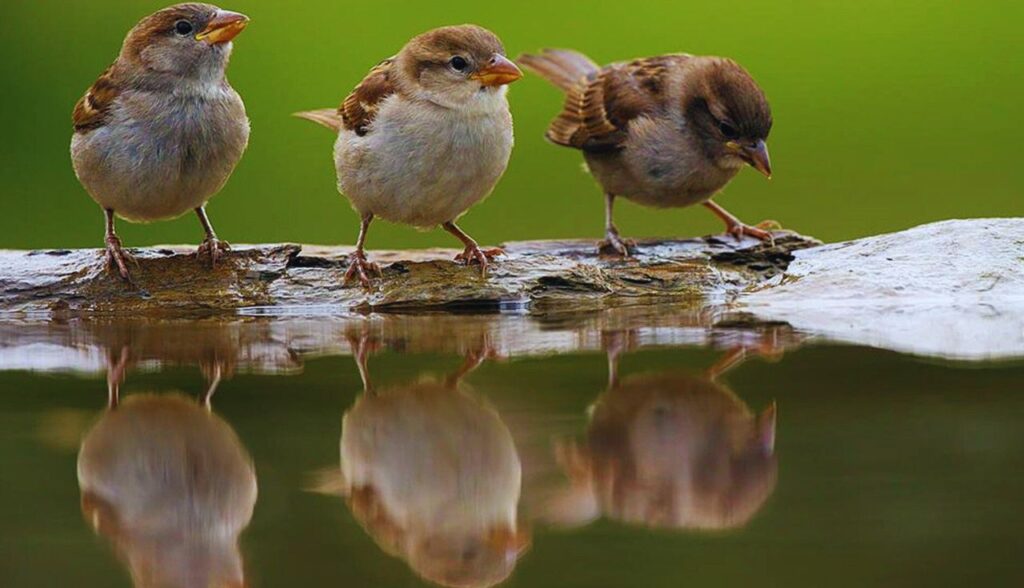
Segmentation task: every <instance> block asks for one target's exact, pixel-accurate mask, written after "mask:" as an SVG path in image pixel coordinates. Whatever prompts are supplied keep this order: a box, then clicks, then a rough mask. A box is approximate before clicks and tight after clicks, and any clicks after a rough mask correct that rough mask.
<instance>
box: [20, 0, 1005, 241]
mask: <svg viewBox="0 0 1024 588" xmlns="http://www.w3.org/2000/svg"><path fill="white" fill-rule="evenodd" d="M164 5H165V2H151V1H128V0H102V1H100V2H86V1H84V0H74V1H68V2H65V1H58V0H6V1H5V2H4V3H3V7H2V8H0V16H2V17H3V18H0V78H2V79H3V81H4V83H3V92H2V93H0V106H2V108H0V128H2V129H3V135H2V138H0V186H2V191H0V207H2V208H0V246H2V247H18V248H29V247H81V246H97V245H99V244H100V243H101V239H100V237H101V235H102V219H101V215H100V212H99V210H97V207H96V206H95V204H94V203H93V202H92V201H91V200H90V199H89V197H88V196H87V195H86V194H85V192H84V191H83V190H82V189H81V188H80V186H79V185H78V183H77V182H76V180H75V178H74V175H73V173H72V171H71V166H70V163H69V157H68V142H69V138H70V133H71V125H70V113H71V109H72V106H73V105H74V103H75V101H76V100H77V99H78V98H79V96H81V94H82V93H83V91H84V90H85V89H86V88H87V87H88V86H89V84H91V83H92V81H93V80H94V79H95V77H96V76H97V75H98V74H99V73H100V72H101V71H102V70H103V69H104V67H106V66H107V65H108V64H109V62H110V61H112V60H113V58H114V56H115V55H116V53H117V51H118V48H119V46H120V43H121V40H122V38H123V36H124V34H125V32H126V31H127V30H128V29H129V28H130V27H131V26H132V25H133V24H134V23H135V22H136V21H137V20H138V19H139V18H140V17H141V16H143V15H144V14H146V13H148V12H151V11H153V10H155V9H157V8H160V7H162V6H164ZM224 7H225V8H231V9H235V10H239V11H243V12H246V13H247V14H249V15H250V16H251V17H252V19H253V22H252V25H251V26H250V28H249V30H247V31H246V32H245V33H244V34H243V35H242V36H241V37H240V38H239V40H238V42H237V43H236V50H235V57H234V60H233V63H232V66H231V69H230V76H231V81H232V83H233V84H234V85H235V87H236V88H237V89H238V90H239V91H240V92H241V94H242V96H243V97H244V98H245V100H246V103H247V105H248V109H249V114H250V117H251V119H252V124H253V136H252V141H251V144H250V147H249V151H248V153H247V154H246V157H245V159H244V160H243V161H242V163H241V165H240V166H239V168H238V170H237V172H236V173H235V175H234V177H233V178H232V180H231V181H230V182H229V184H228V186H227V187H226V188H225V190H224V191H223V192H222V193H221V194H220V195H219V196H218V197H216V198H215V199H214V200H213V202H212V204H211V206H210V212H211V215H212V218H213V220H214V223H215V225H216V226H217V228H218V231H219V232H220V234H221V236H223V237H224V238H226V239H228V240H229V241H233V242H267V241H299V242H313V243H351V242H352V241H353V239H354V237H355V232H356V216H355V214H354V213H353V212H352V211H351V209H350V208H349V207H348V204H347V202H345V201H344V200H343V199H342V198H341V197H340V196H339V195H338V194H337V192H336V189H335V181H334V172H333V166H332V164H331V161H330V153H331V145H332V138H331V136H330V135H329V134H328V133H326V132H325V131H324V130H323V129H320V128H317V127H314V126H313V125H312V124H310V123H307V122H304V121H299V120H295V119H292V118H290V117H289V114H290V113H291V112H293V111H296V110H301V109H306V108H313V107H323V106H332V105H336V104H337V103H339V102H340V101H341V99H342V98H343V97H344V96H345V95H346V93H347V92H348V91H349V90H350V89H351V88H352V87H353V86H354V85H355V84H356V83H357V82H358V81H359V80H360V79H361V76H362V75H363V74H364V73H365V72H366V71H367V70H368V69H369V68H370V66H372V65H373V64H374V63H376V62H377V61H378V60H380V59H381V58H383V57H386V56H388V55H390V54H392V53H394V52H395V51H397V49H398V48H399V47H400V46H401V45H402V44H403V43H404V42H405V41H406V40H407V39H408V38H409V37H410V36H412V35H414V34H416V33H419V32H421V31H424V30H427V29H429V28H432V27H435V26H439V25H443V24H453V23H462V22H475V23H478V24H481V25H484V26H487V27H489V28H491V29H493V30H494V31H495V32H497V33H498V34H499V35H500V36H501V37H502V38H503V40H504V41H505V44H506V47H507V49H508V52H509V54H510V55H515V54H518V53H519V52H522V51H526V50H533V49H537V48H540V47H544V46H566V47H572V48H577V49H580V50H582V51H584V52H586V53H588V54H589V55H591V56H592V57H593V58H594V59H595V60H597V61H599V62H608V61H612V60H620V59H625V58H630V57H636V56H642V55H650V54H657V53H662V52H676V51H685V52H690V53H699V54H720V55H727V56H731V57H733V58H735V59H737V60H738V61H740V62H741V63H742V64H744V65H745V66H746V67H747V68H748V69H749V70H750V71H751V72H752V73H753V74H754V76H755V77H756V78H757V79H758V80H759V81H760V82H761V84H762V85H763V86H764V88H765V89H766V91H767V93H768V95H769V98H770V99H771V101H772V105H773V108H774V112H775V119H776V125H775V130H774V131H773V134H772V137H771V140H770V147H771V150H772V157H773V162H774V167H775V169H776V177H775V179H774V180H773V181H771V182H767V181H764V179H763V178H761V177H760V176H758V175H757V174H755V173H753V172H752V171H746V172H744V173H743V174H742V175H741V177H740V178H739V179H737V180H736V181H735V182H734V183H733V184H732V185H731V186H730V187H729V188H728V190H727V192H726V193H725V194H724V195H722V197H721V198H720V201H721V202H722V203H723V204H724V205H726V207H728V208H730V209H731V210H733V211H734V212H735V213H737V214H738V215H740V216H741V217H743V218H744V219H747V220H749V221H753V222H756V221H759V220H762V219H764V218H774V219H777V220H779V221H781V222H782V223H783V224H784V225H785V226H787V227H790V228H794V229H797V230H800V231H803V232H806V233H809V234H814V235H817V236H819V237H821V238H824V239H828V240H836V239H844V238H851V237H856V236H859V235H864V234H868V233H874V232H879V231H887V230H895V229H900V228H904V227H908V226H912V225H915V224H918V223H922V222H926V221H931V220H937V219H943V218H950V217H965V216H1009V215H1017V216H1019V215H1022V214H1024V198H1022V196H1024V166H1022V165H1021V163H1020V151H1021V140H1022V137H1021V131H1022V130H1024V124H1022V123H1024V115H1022V113H1021V104H1022V97H1024V92H1022V90H1024V63H1022V59H1024V57H1022V56H1024V37H1022V36H1021V34H1020V23H1021V22H1024V3H1020V2H1014V1H1012V0H1006V1H999V0H983V1H978V2H955V1H947V0H932V1H926V0H904V1H900V2H895V1H886V0H863V1H859V2H820V1H814V0H789V1H786V0H780V1H773V2H767V1H751V2H743V3H722V2H711V1H708V0H704V1H702V2H696V1H692V0H684V1H680V0H630V1H628V2H621V1H620V2H564V1H563V2H552V1H546V2H538V1H536V0H518V1H517V2H476V1H473V2H470V1H464V0H448V1H446V2H397V1H378V2H338V1H331V2H328V1H326V0H299V1H293V2H281V1H279V0H236V1H234V2H231V3H230V4H225V5H224ZM511 101H512V108H513V114H514V116H515V120H516V132H517V147H516V151H515V153H514V155H513V158H512V162H511V166H510V168H509V170H508V173H507V174H506V176H505V178H504V180H503V181H502V183H501V184H500V186H499V187H498V189H497V191H496V192H495V193H494V195H493V196H492V197H491V199H489V200H488V201H487V202H485V203H484V204H482V205H480V206H479V207H477V208H476V209H474V210H473V211H471V212H470V214H469V215H468V216H467V217H466V218H465V219H464V226H465V227H466V228H467V229H468V230H469V231H470V232H471V233H473V234H474V235H476V236H477V237H478V238H479V239H480V240H481V241H486V242H489V243H496V242H500V241H505V240H514V239H532V238H551V237H570V236H571V237H597V236H598V235H599V234H600V226H601V225H600V223H601V214H602V213H601V200H600V197H599V192H598V191H597V189H596V188H595V185H594V184H593V182H592V181H591V180H590V178H589V177H588V176H587V175H586V174H584V173H583V172H582V171H581V167H580V157H579V155H578V154H577V153H573V152H571V151H569V150H566V149H562V148H557V147H555V146H552V145H550V144H548V143H546V142H545V141H544V140H543V131H544V128H545V126H546V124H547V122H548V121H549V120H550V118H551V117H552V116H553V115H554V114H556V112H557V111H558V108H559V106H560V103H561V97H560V96H559V94H558V93H557V92H556V91H555V90H554V89H552V88H551V87H549V86H547V85H546V84H545V83H544V82H543V81H541V80H540V79H537V78H533V77H530V78H527V79H525V80H523V81H522V82H520V83H518V84H516V85H515V86H514V87H513V89H512V92H511ZM453 164H455V163H453ZM618 214H619V219H620V226H621V228H622V229H623V231H624V232H625V233H627V234H629V235H633V236H642V235H692V234H699V233H705V232H710V231H714V230H718V229H719V225H718V224H717V221H715V220H714V219H713V218H712V217H711V215H710V214H708V213H707V212H706V211H703V210H698V209H689V210H680V211H670V212H659V211H653V210H648V209H643V208H640V207H637V206H634V205H630V204H626V205H623V206H622V207H621V210H620V211H619V213H618ZM122 234H123V236H124V237H125V240H126V242H127V243H128V244H130V245H136V246H137V245H143V244H156V243H168V242H197V241H198V240H199V237H200V230H199V227H198V224H197V223H196V222H195V221H194V220H193V219H191V218H186V219H180V220H177V221H174V222H166V223H158V224H154V225H148V226H139V225H131V226H129V225H127V224H125V225H124V228H123V229H122ZM450 244H452V243H451V239H450V237H448V236H447V235H444V234H442V233H440V232H437V231H434V232H429V233H420V232H417V231H415V230H412V229H409V228H406V227H399V226H390V225H386V224H383V223H381V224H380V225H379V226H377V227H375V229H374V230H373V232H372V233H371V236H370V247H371V248H383V247H420V246H431V245H450Z"/></svg>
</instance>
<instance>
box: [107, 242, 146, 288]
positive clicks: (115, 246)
mask: <svg viewBox="0 0 1024 588" xmlns="http://www.w3.org/2000/svg"><path fill="white" fill-rule="evenodd" d="M105 257H106V262H107V268H108V269H110V270H112V271H113V270H117V273H118V274H120V276H121V278H122V279H123V280H125V281H127V282H129V283H131V282H132V276H131V273H129V272H128V263H129V262H130V263H133V264H135V265H136V266H138V265H139V262H138V261H137V260H136V259H135V257H134V256H133V255H132V254H131V253H128V251H127V250H126V249H125V248H124V247H123V246H122V245H121V239H120V238H118V237H116V236H111V237H107V251H106V255H105Z"/></svg>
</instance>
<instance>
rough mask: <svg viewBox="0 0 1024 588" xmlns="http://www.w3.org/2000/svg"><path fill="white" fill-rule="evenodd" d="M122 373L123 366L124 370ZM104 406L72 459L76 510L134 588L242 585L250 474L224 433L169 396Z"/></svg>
mask: <svg viewBox="0 0 1024 588" xmlns="http://www.w3.org/2000/svg"><path fill="white" fill-rule="evenodd" d="M122 367H123V364H122ZM118 369H119V368H117V367H116V366H115V369H114V370H112V371H113V372H114V375H113V376H112V377H111V379H112V386H111V394H110V402H109V406H108V408H107V410H106V411H105V412H104V413H103V414H102V416H100V418H99V420H98V421H97V422H96V424H95V425H94V426H93V427H92V429H91V430H90V431H89V432H88V433H87V434H86V435H85V437H84V439H83V441H82V444H81V448H80V450H79V454H78V482H79V487H80V489H81V496H82V498H81V505H82V513H83V514H84V515H85V518H86V520H88V521H89V522H90V523H91V524H92V526H93V528H94V529H95V531H96V532H97V533H98V534H100V535H101V536H103V537H105V538H106V539H108V540H109V541H110V543H111V544H112V546H113V547H114V550H115V552H116V553H117V555H118V557H119V558H120V559H121V560H122V562H123V563H124V564H125V566H126V567H127V568H128V570H129V572H130V574H131V577H132V581H133V583H134V585H135V586H139V587H154V588H156V587H159V588H174V587H183V588H184V587H195V586H203V587H212V586H218V587H228V586H243V585H245V581H244V571H243V562H242V555H241V553H240V551H239V547H238V538H239V535H240V534H241V533H242V531H243V530H244V529H245V528H246V526H248V524H249V520H250V519H251V518H252V514H253V508H254V506H255V504H256V473H255V470H254V467H253V463H252V459H251V458H250V456H249V454H248V452H247V451H246V449H245V447H243V446H242V443H241V441H240V440H239V438H238V436H237V435H236V434H235V432H234V430H232V428H231V426H230V425H229V424H228V423H227V422H225V421H224V420H223V419H221V418H220V417H218V416H217V415H216V414H214V413H213V412H212V411H211V410H210V408H209V397H210V395H211V394H212V391H213V389H214V387H215V386H211V387H210V389H209V390H208V391H207V393H206V394H205V395H204V399H205V400H200V401H197V400H195V399H192V398H189V397H186V396H184V395H181V394H177V393H165V394H148V393H145V394H132V395H131V396H128V397H126V398H125V399H124V400H123V401H121V399H120V394H119V392H118V388H119V387H118V384H119V380H118V379H117V370H118Z"/></svg>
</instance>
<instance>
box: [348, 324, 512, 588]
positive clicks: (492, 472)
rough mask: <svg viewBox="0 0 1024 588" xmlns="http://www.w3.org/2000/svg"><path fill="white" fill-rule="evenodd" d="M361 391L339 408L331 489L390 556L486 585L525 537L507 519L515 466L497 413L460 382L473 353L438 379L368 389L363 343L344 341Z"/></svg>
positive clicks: (420, 569)
mask: <svg viewBox="0 0 1024 588" xmlns="http://www.w3.org/2000/svg"><path fill="white" fill-rule="evenodd" d="M354 347H355V348H356V359H357V362H358V365H359V368H360V373H361V374H362V375H363V384H364V393H363V394H362V396H361V397H360V398H359V399H358V400H357V401H356V403H355V405H354V406H353V407H352V408H351V409H350V410H349V411H348V412H347V413H346V414H345V417H344V419H343V421H342V435H341V475H342V479H343V480H342V482H341V493H342V494H343V495H344V496H345V497H346V501H347V503H348V505H349V507H350V508H351V510H352V513H353V515H354V516H355V518H356V519H357V520H358V521H359V523H360V524H361V525H362V526H363V528H364V529H365V530H366V532H367V533H368V534H369V535H370V536H371V537H372V538H373V539H374V541H375V542H376V543H377V544H378V545H379V546H380V547H381V549H383V550H384V551H385V552H387V553H388V554H390V555H393V556H396V557H399V558H401V559H403V560H405V561H406V562H407V563H408V564H409V566H410V567H411V568H412V570H413V571H414V572H415V573H416V574H418V575H419V576H421V577H422V578H424V579H426V580H428V581H430V582H434V583H437V584H441V585H444V586H456V587H481V586H493V585H495V584H497V583H499V582H501V581H503V580H505V579H506V578H508V577H509V575H510V574H511V573H512V571H513V569H514V568H515V565H516V562H517V560H518V558H519V556H520V554H521V553H522V552H523V551H524V550H525V549H526V547H527V545H528V543H529V538H528V533H527V532H525V531H524V530H523V529H522V528H520V525H519V523H518V521H517V509H518V503H519V497H520V489H521V488H520V487H521V483H522V468H521V465H520V461H519V456H518V455H517V452H516V447H515V445H514V443H513V440H512V435H511V434H510V432H509V430H508V428H507V427H506V426H505V423H503V422H502V419H501V417H500V416H499V414H498V412H497V411H496V410H495V409H494V408H493V407H491V406H490V405H489V404H488V403H486V402H485V401H484V400H483V399H481V398H479V397H477V396H476V395H474V394H473V393H472V392H471V391H470V390H469V389H468V387H467V386H466V385H465V384H463V383H462V379H463V377H464V376H465V375H466V374H468V373H470V372H471V371H472V370H474V369H475V368H476V367H477V366H479V365H480V363H481V362H482V361H484V359H485V355H486V354H484V353H474V354H471V355H470V357H468V358H467V359H466V362H465V363H464V364H463V366H462V367H461V368H459V370H458V371H457V372H456V373H454V374H452V375H450V376H448V377H447V378H445V379H443V380H440V381H438V380H431V379H422V380H420V381H417V382H413V383H408V384H402V385H398V386H390V387H385V388H377V387H376V386H374V385H373V383H372V382H371V380H370V378H369V373H368V371H367V368H366V360H367V356H368V353H369V350H368V347H369V345H368V342H367V341H366V339H365V338H362V339H361V340H359V341H358V342H356V343H355V344H354Z"/></svg>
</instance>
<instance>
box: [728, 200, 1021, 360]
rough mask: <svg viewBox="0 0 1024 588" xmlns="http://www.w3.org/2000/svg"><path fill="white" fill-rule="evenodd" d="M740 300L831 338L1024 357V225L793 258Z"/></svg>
mask: <svg viewBox="0 0 1024 588" xmlns="http://www.w3.org/2000/svg"><path fill="white" fill-rule="evenodd" d="M795 255H796V260H795V261H794V262H793V263H792V264H791V265H790V267H789V269H788V270H787V272H786V275H785V276H783V278H782V280H781V281H778V282H776V283H775V284H773V285H770V286H768V287H764V288H761V289H759V290H757V291H754V292H750V293H747V294H746V295H744V296H743V297H742V298H741V299H740V303H741V305H742V306H743V307H744V310H747V311H749V312H751V313H752V314H754V315H755V316H756V317H757V318H759V319H764V320H773V321H785V322H788V323H789V324H791V325H792V326H793V327H794V328H796V329H798V330H800V331H804V332H807V333H810V334H815V335H820V336H823V337H825V338H828V339H832V340H837V341H843V342H849V343H857V344H862V345H870V346H874V347H880V348H886V349H892V350H896V351H901V352H906V353H913V354H918V355H929V356H938V357H944V358H949V359H958V360H1003V359H1013V358H1021V357H1024V219H976V220H952V221H944V222H939V223H934V224H929V225H924V226H921V227H917V228H914V229H910V230H907V231H902V232H899V233H893V234H888V235H879V236H875V237H867V238H864V239H859V240H856V241H850V242H846V243H837V244H834V245H826V246H822V247H817V248H814V249H807V250H803V251H798V252H796V254H795Z"/></svg>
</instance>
